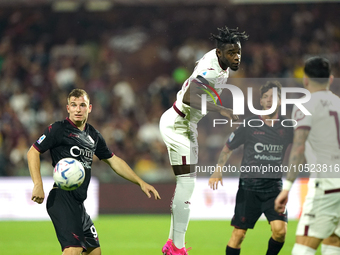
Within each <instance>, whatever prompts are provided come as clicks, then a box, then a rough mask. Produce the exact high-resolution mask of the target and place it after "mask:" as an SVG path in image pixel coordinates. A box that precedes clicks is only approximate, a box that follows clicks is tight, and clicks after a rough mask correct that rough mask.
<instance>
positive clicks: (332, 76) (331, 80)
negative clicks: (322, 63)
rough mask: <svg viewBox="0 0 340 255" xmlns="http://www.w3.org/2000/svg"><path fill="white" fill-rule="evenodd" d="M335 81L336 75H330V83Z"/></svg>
mask: <svg viewBox="0 0 340 255" xmlns="http://www.w3.org/2000/svg"><path fill="white" fill-rule="evenodd" d="M333 81H334V75H331V76H329V85H331V84H332V83H333Z"/></svg>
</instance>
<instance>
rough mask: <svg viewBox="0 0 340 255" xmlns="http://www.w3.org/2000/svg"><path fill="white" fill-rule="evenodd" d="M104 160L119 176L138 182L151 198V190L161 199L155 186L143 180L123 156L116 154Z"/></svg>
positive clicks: (156, 197)
mask: <svg viewBox="0 0 340 255" xmlns="http://www.w3.org/2000/svg"><path fill="white" fill-rule="evenodd" d="M103 161H104V162H105V163H107V164H108V165H109V166H110V167H111V168H112V170H113V171H115V172H116V173H117V174H118V175H119V176H121V177H123V178H125V179H127V180H128V181H130V182H133V183H135V184H138V185H139V186H140V187H141V189H142V191H143V192H144V193H145V194H146V195H147V196H148V197H149V198H150V197H151V195H150V192H151V193H152V194H153V195H154V197H155V199H156V200H157V199H161V197H160V196H159V194H158V191H157V190H156V189H155V188H154V187H153V186H151V185H150V184H147V183H146V182H145V181H143V180H142V179H141V178H140V177H139V176H138V175H137V174H135V172H134V171H133V170H132V169H131V168H130V167H129V165H128V164H127V163H126V162H125V161H124V160H122V159H121V158H119V157H117V156H116V155H114V156H112V157H111V158H109V159H103Z"/></svg>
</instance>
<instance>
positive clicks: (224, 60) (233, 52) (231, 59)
mask: <svg viewBox="0 0 340 255" xmlns="http://www.w3.org/2000/svg"><path fill="white" fill-rule="evenodd" d="M216 52H217V56H218V59H219V63H220V65H221V67H222V68H223V69H224V70H226V69H227V68H228V67H230V69H231V70H233V71H237V70H238V69H239V67H240V63H241V44H240V43H236V44H226V45H225V46H224V49H223V50H220V49H217V50H216Z"/></svg>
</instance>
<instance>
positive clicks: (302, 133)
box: [275, 129, 309, 213]
mask: <svg viewBox="0 0 340 255" xmlns="http://www.w3.org/2000/svg"><path fill="white" fill-rule="evenodd" d="M308 134H309V130H306V129H297V130H295V132H294V140H293V146H292V150H291V152H290V155H289V164H288V167H289V169H290V171H289V172H288V173H287V179H286V181H285V183H284V184H283V187H282V191H281V192H280V194H279V195H278V196H277V198H276V199H275V210H276V211H277V212H279V213H283V212H284V210H285V207H286V204H287V202H288V195H289V190H290V188H291V187H292V185H293V182H294V181H295V179H296V177H297V176H298V174H299V171H298V168H299V165H301V164H303V163H304V162H305V144H306V140H307V137H308Z"/></svg>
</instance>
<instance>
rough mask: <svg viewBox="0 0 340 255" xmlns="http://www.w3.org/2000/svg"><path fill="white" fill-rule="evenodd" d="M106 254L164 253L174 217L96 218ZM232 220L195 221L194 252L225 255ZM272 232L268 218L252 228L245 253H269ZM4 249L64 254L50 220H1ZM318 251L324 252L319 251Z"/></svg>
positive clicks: (14, 254) (19, 254)
mask: <svg viewBox="0 0 340 255" xmlns="http://www.w3.org/2000/svg"><path fill="white" fill-rule="evenodd" d="M94 222H95V226H96V228H97V231H98V235H99V239H100V242H101V247H102V254H103V255H135V254H138V255H154V254H155V255H157V254H159V255H161V248H162V246H163V244H164V243H165V241H166V240H167V238H168V230H169V222H170V216H165V215H107V216H106V215H105V216H100V217H99V218H98V219H96V220H95V221H94ZM296 225H297V221H290V222H289V223H288V233H287V239H286V243H285V245H284V247H283V248H282V250H281V252H280V255H289V254H291V250H292V247H293V244H294V240H295V237H294V233H295V229H296ZM231 231H232V227H231V226H230V222H229V221H191V222H190V224H189V228H188V232H187V235H186V241H187V246H188V247H190V246H191V247H192V248H193V249H192V250H191V251H190V252H189V254H190V255H207V254H209V255H215V254H216V255H218V254H221V255H223V254H225V245H226V243H227V241H228V239H229V237H230V235H231ZM270 235H271V232H270V226H269V224H268V223H267V222H266V221H258V222H257V224H256V226H255V228H254V230H249V231H248V233H247V236H246V239H245V240H244V242H243V245H242V251H241V255H260V254H265V253H266V249H267V242H268V240H269V237H270ZM0 251H1V254H4V255H46V254H49V255H52V254H61V250H60V247H59V243H58V241H57V239H56V236H55V232H54V229H53V225H52V223H51V222H50V221H0ZM317 254H321V253H320V252H319V251H318V252H317Z"/></svg>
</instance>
